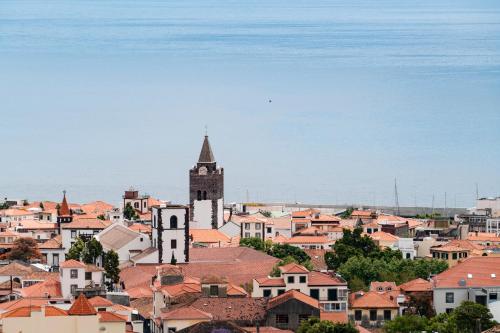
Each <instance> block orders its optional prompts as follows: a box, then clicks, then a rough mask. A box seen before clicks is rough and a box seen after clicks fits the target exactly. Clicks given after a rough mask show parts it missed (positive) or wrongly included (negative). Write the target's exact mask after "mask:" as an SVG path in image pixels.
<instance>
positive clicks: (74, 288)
mask: <svg viewBox="0 0 500 333" xmlns="http://www.w3.org/2000/svg"><path fill="white" fill-rule="evenodd" d="M77 287H78V286H77V285H76V284H72V285H71V286H70V288H71V294H73V295H74V294H75V293H76V288H77Z"/></svg>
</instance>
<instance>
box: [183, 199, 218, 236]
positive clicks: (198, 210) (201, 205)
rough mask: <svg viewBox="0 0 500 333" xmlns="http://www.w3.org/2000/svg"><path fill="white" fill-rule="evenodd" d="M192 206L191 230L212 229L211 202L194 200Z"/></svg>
mask: <svg viewBox="0 0 500 333" xmlns="http://www.w3.org/2000/svg"><path fill="white" fill-rule="evenodd" d="M193 206H194V210H193V223H192V224H191V226H192V227H193V229H212V200H195V201H194V205H193ZM222 218H224V216H222ZM221 225H222V223H221Z"/></svg>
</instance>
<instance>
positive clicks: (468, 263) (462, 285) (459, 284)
mask: <svg viewBox="0 0 500 333" xmlns="http://www.w3.org/2000/svg"><path fill="white" fill-rule="evenodd" d="M498 276H500V257H484V256H481V257H470V258H468V259H465V260H463V261H462V262H460V263H458V264H456V265H454V266H453V267H451V268H449V269H448V270H446V271H444V272H442V273H440V274H438V275H436V276H435V277H434V278H432V283H433V303H434V307H435V309H436V312H437V313H438V314H439V313H444V312H451V311H452V310H453V309H454V308H456V307H457V306H459V305H460V303H462V302H463V301H472V302H476V303H479V304H482V305H485V306H488V307H489V306H490V304H492V303H495V302H498V296H499V295H498V294H499V292H500V282H499V280H498Z"/></svg>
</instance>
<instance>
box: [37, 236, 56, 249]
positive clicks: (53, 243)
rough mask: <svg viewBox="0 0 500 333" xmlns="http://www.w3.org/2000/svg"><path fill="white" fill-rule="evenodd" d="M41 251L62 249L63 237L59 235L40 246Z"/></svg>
mask: <svg viewBox="0 0 500 333" xmlns="http://www.w3.org/2000/svg"><path fill="white" fill-rule="evenodd" d="M38 248H39V249H47V250H49V249H62V237H61V235H57V236H56V237H54V238H51V239H49V240H47V241H45V242H44V243H42V244H40V245H38Z"/></svg>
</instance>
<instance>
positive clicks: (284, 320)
mask: <svg viewBox="0 0 500 333" xmlns="http://www.w3.org/2000/svg"><path fill="white" fill-rule="evenodd" d="M276 324H278V325H288V315H287V314H277V315H276Z"/></svg>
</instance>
